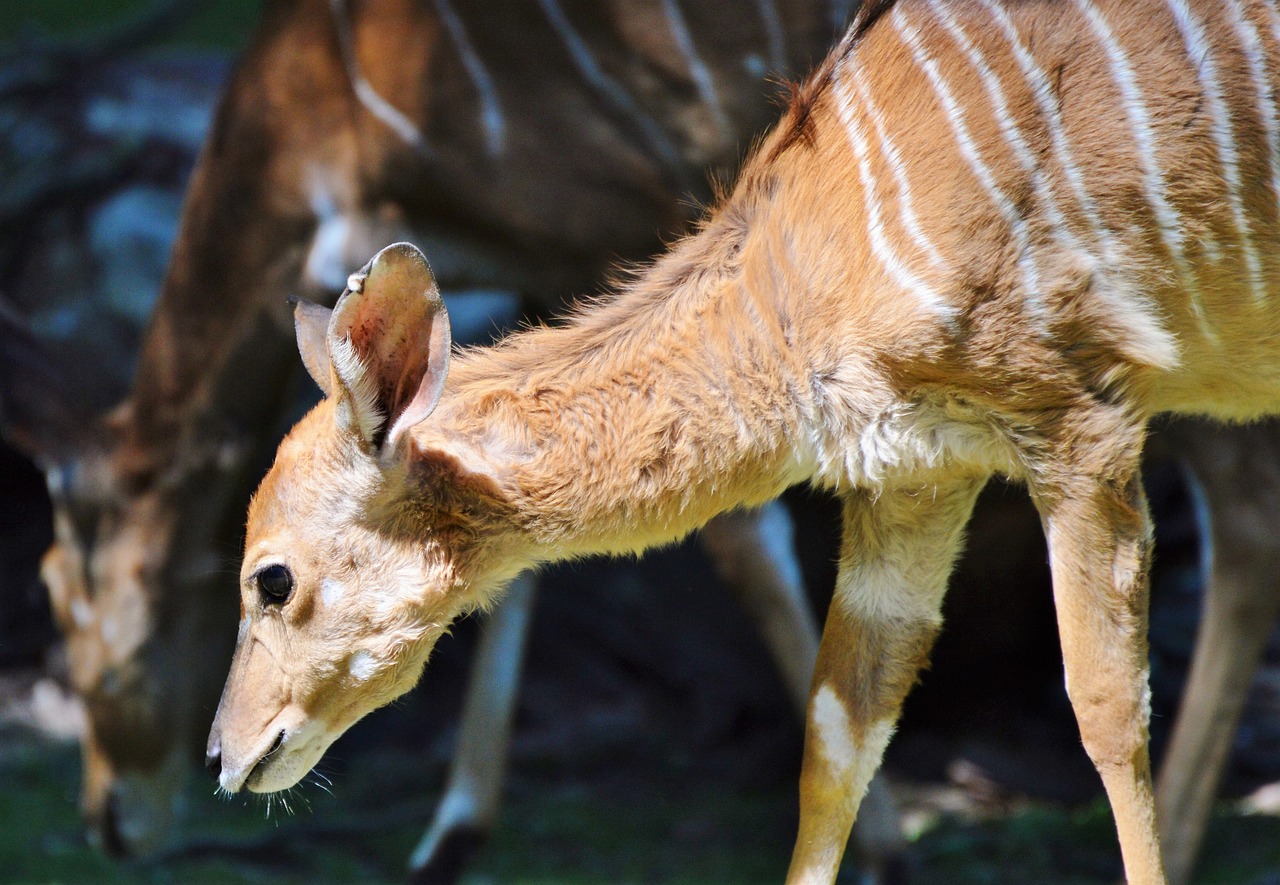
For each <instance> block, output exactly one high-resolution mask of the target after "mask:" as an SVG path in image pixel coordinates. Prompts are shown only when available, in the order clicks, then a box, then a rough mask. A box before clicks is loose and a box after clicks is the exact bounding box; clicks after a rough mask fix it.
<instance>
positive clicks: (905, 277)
mask: <svg viewBox="0 0 1280 885" xmlns="http://www.w3.org/2000/svg"><path fill="white" fill-rule="evenodd" d="M847 62H848V56H846V57H845V59H843V60H841V62H840V65H839V67H838V68H837V71H836V74H837V76H836V77H835V78H834V81H833V86H832V89H833V91H834V94H835V98H836V102H835V104H836V112H837V113H838V114H839V115H840V121H841V123H843V124H844V127H845V130H846V132H847V133H848V136H849V143H850V145H851V146H852V148H853V153H854V158H855V159H856V160H857V163H858V176H859V178H860V179H861V181H862V198H863V204H864V207H865V210H866V213H867V240H868V242H869V243H870V245H871V251H872V253H873V254H874V255H875V256H876V258H877V259H878V260H879V261H880V263H881V264H882V265H883V266H884V268H885V270H886V271H888V273H889V276H890V278H892V280H893V281H894V282H895V283H897V284H898V285H899V286H901V287H902V288H903V289H905V290H907V291H908V292H911V293H912V294H913V295H915V296H916V298H918V299H919V300H920V302H921V303H922V304H923V305H924V306H925V307H926V308H928V309H929V311H930V312H932V313H934V314H935V315H937V316H939V317H942V318H944V319H945V320H946V321H947V322H949V323H950V322H953V321H954V316H955V311H954V309H953V308H952V307H951V306H950V305H949V304H947V303H946V302H945V301H944V300H943V299H942V296H941V295H939V294H938V293H937V292H935V291H934V290H933V287H932V286H930V285H929V284H928V283H926V282H925V281H924V280H923V279H921V278H920V277H918V276H916V275H915V274H914V273H913V272H912V271H911V270H910V269H908V268H907V266H906V265H905V264H903V263H902V261H901V259H899V258H898V256H897V254H896V253H895V252H894V250H893V247H892V246H891V245H890V243H889V239H888V237H886V236H885V231H884V220H883V218H881V214H880V202H879V199H878V198H877V197H876V191H875V188H876V181H875V176H874V175H873V174H872V172H871V163H870V160H869V158H868V156H867V137H866V132H865V131H864V130H863V125H862V120H861V119H860V116H859V115H858V114H857V113H855V111H854V107H853V104H854V102H853V96H852V95H850V93H849V90H848V89H847V88H846V87H845V84H844V80H845V79H846V76H847V75H846V72H845V70H844V68H845V65H846V63H847Z"/></svg>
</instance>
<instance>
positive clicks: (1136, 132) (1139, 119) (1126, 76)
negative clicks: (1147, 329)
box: [1075, 0, 1218, 342]
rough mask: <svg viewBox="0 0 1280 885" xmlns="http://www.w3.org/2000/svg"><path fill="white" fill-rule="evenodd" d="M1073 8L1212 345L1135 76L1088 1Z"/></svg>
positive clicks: (1166, 242) (1077, 0)
mask: <svg viewBox="0 0 1280 885" xmlns="http://www.w3.org/2000/svg"><path fill="white" fill-rule="evenodd" d="M1075 4H1076V6H1077V7H1078V8H1079V9H1080V11H1081V13H1083V15H1084V16H1085V18H1086V19H1087V20H1088V22H1089V25H1090V27H1092V28H1093V32H1094V34H1095V35H1096V36H1097V38H1098V41H1099V42H1100V43H1101V44H1102V48H1103V51H1104V52H1105V53H1106V55H1107V60H1108V62H1109V64H1110V67H1111V74H1112V76H1113V77H1114V78H1115V81H1116V85H1117V86H1118V87H1119V89H1120V95H1121V97H1122V98H1123V100H1124V109H1125V114H1126V115H1127V116H1128V118H1129V126H1130V128H1131V129H1132V130H1133V136H1134V140H1135V142H1136V143H1137V148H1138V160H1139V162H1140V163H1141V165H1142V181H1143V189H1144V191H1145V192H1146V196H1147V202H1148V203H1149V204H1150V206H1151V209H1152V212H1153V213H1154V215H1155V221H1156V228H1157V229H1158V230H1159V231H1160V239H1161V241H1162V242H1163V243H1164V245H1165V248H1166V249H1168V250H1169V257H1170V258H1171V259H1172V261H1173V267H1174V271H1175V272H1176V273H1177V275H1178V279H1179V281H1180V282H1181V283H1182V286H1183V288H1184V289H1186V291H1187V292H1188V293H1189V295H1190V297H1191V311H1192V313H1194V314H1195V317H1196V321H1197V323H1198V324H1199V326H1200V333H1201V334H1202V335H1203V336H1204V337H1205V338H1206V339H1207V340H1209V341H1211V342H1216V341H1217V340H1218V336H1217V334H1216V333H1215V332H1214V331H1213V329H1212V327H1211V326H1210V325H1209V320H1208V317H1207V316H1205V312H1204V305H1203V304H1202V303H1201V293H1200V284H1199V281H1198V280H1196V278H1195V277H1194V275H1193V274H1192V273H1191V268H1190V266H1189V265H1188V263H1187V256H1186V252H1185V248H1184V246H1185V244H1184V239H1185V238H1184V236H1183V231H1182V223H1181V220H1180V219H1179V217H1178V213H1177V211H1176V210H1175V209H1174V208H1173V206H1172V205H1171V204H1170V203H1169V198H1168V195H1167V194H1166V193H1165V183H1164V174H1163V172H1162V171H1161V169H1160V161H1159V156H1158V155H1159V147H1158V145H1157V143H1156V135H1155V130H1154V129H1153V128H1152V125H1151V116H1150V114H1149V113H1148V111H1147V106H1146V104H1145V103H1144V102H1143V99H1142V89H1141V87H1140V86H1139V85H1138V76H1137V73H1136V72H1135V71H1134V70H1133V66H1132V65H1131V64H1130V62H1129V57H1128V56H1127V55H1126V54H1125V51H1124V47H1122V46H1121V45H1120V42H1119V41H1118V40H1117V39H1116V36H1115V34H1114V33H1113V32H1112V31H1111V26H1110V25H1109V24H1107V20H1106V18H1105V17H1104V16H1103V14H1102V13H1101V12H1100V11H1099V10H1098V8H1097V7H1096V6H1094V5H1093V3H1092V2H1090V0H1075Z"/></svg>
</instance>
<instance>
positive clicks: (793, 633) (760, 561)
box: [700, 501, 905, 882]
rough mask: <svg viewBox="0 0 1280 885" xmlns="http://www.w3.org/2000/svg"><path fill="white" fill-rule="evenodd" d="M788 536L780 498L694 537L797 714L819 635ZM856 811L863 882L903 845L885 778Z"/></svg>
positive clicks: (879, 873) (875, 877)
mask: <svg viewBox="0 0 1280 885" xmlns="http://www.w3.org/2000/svg"><path fill="white" fill-rule="evenodd" d="M794 537H795V530H794V528H793V526H792V523H791V516H790V515H789V514H788V513H787V508H786V507H785V506H784V505H783V504H782V502H781V501H771V502H770V503H768V504H765V505H764V506H763V507H760V508H758V509H755V510H736V511H732V512H730V513H724V514H721V515H720V516H717V517H716V518H715V519H713V520H711V522H709V523H707V525H706V526H704V527H703V529H702V534H701V535H700V538H701V540H702V546H703V549H704V550H706V551H707V554H708V556H709V557H710V559H711V561H712V563H713V564H714V565H715V568H716V571H717V572H718V573H719V574H720V577H721V578H723V579H724V581H725V583H726V584H727V585H728V587H729V589H730V590H732V591H733V594H734V596H736V597H737V599H738V602H739V603H741V605H742V607H743V608H744V609H745V610H746V612H747V614H748V615H750V616H751V619H752V621H754V622H755V625H756V628H757V629H758V630H759V631H760V634H761V637H762V638H763V639H764V642H765V645H766V646H768V648H769V652H770V654H772V655H773V660H774V663H775V664H776V665H777V667H778V670H779V672H780V673H782V676H783V680H784V681H785V682H786V686H787V692H788V694H790V695H791V699H792V701H793V702H794V703H795V705H796V709H797V711H799V713H800V715H801V716H803V715H804V714H805V709H806V708H807V706H808V701H809V687H810V685H811V684H812V682H813V669H814V664H815V662H816V661H817V659H818V641H819V633H818V624H817V621H816V620H815V618H814V616H813V611H812V609H811V608H810V606H809V599H808V596H806V594H805V589H804V578H803V576H802V575H801V573H800V562H799V560H798V559H797V557H796V551H795V545H794ZM861 811H862V814H861V815H860V816H859V818H858V823H857V826H856V827H855V828H854V831H853V844H854V846H855V849H856V856H857V860H858V865H859V866H860V867H862V869H863V881H864V882H878V881H881V880H883V879H885V878H886V876H887V875H888V871H889V870H891V869H892V868H893V866H894V864H895V863H897V862H898V860H899V857H898V856H899V855H900V853H901V852H902V850H903V848H904V847H905V840H904V839H903V836H902V826H901V824H900V823H899V821H898V809H897V807H896V805H895V804H894V801H893V796H892V795H891V794H890V793H889V788H888V786H886V785H885V783H884V778H882V777H876V778H873V779H872V781H871V784H870V786H869V787H868V788H867V795H866V796H865V797H864V798H863V802H862V808H861Z"/></svg>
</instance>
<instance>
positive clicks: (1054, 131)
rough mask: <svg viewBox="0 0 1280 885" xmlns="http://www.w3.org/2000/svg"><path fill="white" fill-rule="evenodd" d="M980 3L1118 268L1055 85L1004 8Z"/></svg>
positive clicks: (1115, 252) (988, 1)
mask: <svg viewBox="0 0 1280 885" xmlns="http://www.w3.org/2000/svg"><path fill="white" fill-rule="evenodd" d="M979 2H980V3H982V5H983V6H985V7H986V8H987V10H988V11H989V12H990V13H991V15H992V16H993V17H994V18H995V20H996V24H997V25H998V26H999V27H1000V30H1001V32H1003V34H1004V36H1005V39H1006V40H1008V41H1009V45H1010V48H1011V49H1012V50H1013V56H1014V58H1015V59H1017V62H1018V66H1019V67H1020V68H1021V69H1022V75H1023V76H1024V77H1026V78H1027V81H1028V82H1029V83H1030V84H1031V93H1032V95H1033V96H1034V98H1035V100H1036V105H1037V106H1038V107H1039V109H1040V113H1041V114H1042V115H1043V116H1044V119H1045V123H1046V125H1047V127H1048V130H1049V140H1050V144H1051V146H1052V148H1053V156H1054V159H1055V160H1056V161H1057V162H1058V165H1060V166H1061V167H1062V171H1063V174H1064V175H1065V176H1066V178H1067V183H1068V184H1069V185H1070V186H1071V191H1072V193H1073V195H1074V196H1075V199H1076V202H1077V203H1078V204H1079V206H1080V210H1081V211H1082V212H1083V213H1084V215H1085V219H1086V220H1087V221H1088V222H1089V227H1090V228H1091V229H1092V230H1093V233H1094V236H1095V237H1097V239H1098V240H1099V242H1100V243H1101V244H1102V248H1103V254H1104V255H1105V256H1106V258H1107V261H1108V263H1111V264H1114V263H1115V262H1116V261H1117V260H1118V259H1119V250H1118V249H1117V248H1116V245H1115V241H1114V239H1113V238H1112V234H1111V231H1110V230H1109V229H1108V228H1107V226H1106V225H1105V224H1104V223H1103V221H1102V216H1101V215H1100V214H1099V213H1098V207H1097V205H1096V204H1095V203H1094V201H1093V197H1092V196H1091V195H1090V194H1089V190H1088V187H1087V186H1086V185H1085V181H1084V174H1083V173H1082V172H1081V171H1080V167H1079V166H1077V165H1076V162H1075V158H1074V157H1072V155H1071V145H1070V143H1069V142H1068V140H1067V136H1066V126H1065V125H1064V124H1063V122H1062V114H1061V113H1060V112H1059V110H1058V98H1057V95H1056V93H1055V92H1054V89H1053V85H1052V84H1051V83H1050V82H1049V77H1048V75H1047V74H1045V72H1044V70H1043V69H1042V68H1041V67H1040V65H1039V64H1038V63H1037V62H1036V60H1035V58H1034V57H1032V55H1031V53H1030V52H1029V51H1028V50H1027V47H1026V46H1024V45H1023V43H1022V38H1021V37H1019V35H1018V32H1017V29H1016V28H1015V27H1014V26H1013V22H1012V20H1010V18H1009V14H1008V13H1007V12H1006V11H1005V10H1004V7H1002V6H1000V5H999V4H998V3H997V2H996V0H979Z"/></svg>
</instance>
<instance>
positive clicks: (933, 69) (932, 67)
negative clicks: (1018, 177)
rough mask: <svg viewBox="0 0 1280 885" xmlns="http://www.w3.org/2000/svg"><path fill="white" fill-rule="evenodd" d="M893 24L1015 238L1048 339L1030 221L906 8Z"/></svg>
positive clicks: (1031, 303) (1030, 299) (1032, 309)
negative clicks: (998, 175)
mask: <svg viewBox="0 0 1280 885" xmlns="http://www.w3.org/2000/svg"><path fill="white" fill-rule="evenodd" d="M893 24H894V28H895V29H896V30H897V32H898V34H899V36H901V37H902V39H903V41H904V42H905V43H906V45H907V47H908V48H909V49H910V50H911V55H912V58H913V59H914V60H915V62H916V65H917V66H918V67H919V68H920V69H921V70H923V71H924V73H925V76H926V77H927V78H928V79H929V82H930V84H931V85H932V86H933V90H934V93H935V94H936V95H937V97H938V101H939V103H940V104H941V105H942V108H943V110H944V111H945V112H946V115H947V122H948V123H949V124H950V125H951V131H952V133H953V134H954V135H955V137H956V144H957V145H958V146H959V148H960V154H961V156H963V157H964V158H965V160H966V161H967V162H968V163H969V167H970V168H971V169H972V170H973V173H974V175H975V176H976V177H977V179H978V181H979V183H980V184H981V185H982V187H983V190H985V191H986V192H987V195H988V196H989V197H990V198H991V200H992V202H994V203H995V205H996V208H997V209H998V210H999V211H1000V214H1001V216H1003V218H1004V220H1005V223H1006V224H1008V225H1009V230H1010V232H1011V233H1012V234H1013V238H1014V242H1015V248H1016V249H1017V252H1018V266H1019V268H1020V269H1021V270H1022V275H1023V280H1024V284H1025V286H1026V291H1027V307H1028V312H1029V313H1030V315H1031V316H1032V318H1033V319H1035V320H1036V322H1037V323H1038V324H1039V327H1040V332H1041V333H1042V334H1044V335H1046V336H1047V335H1048V333H1049V330H1048V317H1047V308H1046V306H1045V302H1044V293H1043V291H1041V286H1040V271H1039V269H1038V268H1037V267H1036V262H1035V256H1034V255H1032V252H1031V237H1030V233H1029V231H1028V229H1027V221H1026V219H1025V218H1024V217H1023V215H1022V213H1021V212H1020V211H1019V210H1018V207H1017V206H1015V205H1014V204H1013V201H1012V200H1010V199H1009V197H1008V195H1007V194H1006V193H1005V192H1004V191H1003V189H1001V187H1000V185H999V183H997V182H996V180H995V175H994V174H993V173H992V171H991V168H990V167H989V166H988V165H987V164H986V162H985V161H984V160H983V159H982V154H981V152H980V151H979V150H978V146H977V144H976V143H975V142H974V140H973V136H972V134H971V133H970V131H969V124H968V121H967V118H966V115H965V112H964V108H963V107H962V106H961V104H960V103H959V102H958V101H956V98H955V95H954V94H953V93H952V92H951V87H950V86H949V85H948V84H947V81H946V79H945V78H944V77H943V76H942V74H941V72H940V71H939V70H938V64H937V61H936V60H935V59H933V58H932V57H931V56H930V55H929V52H928V49H927V48H926V47H925V45H924V41H923V40H922V39H921V37H920V31H919V29H918V28H916V26H915V25H913V24H911V23H910V22H909V21H907V14H906V12H904V7H901V6H898V7H896V8H895V10H894V13H893Z"/></svg>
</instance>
